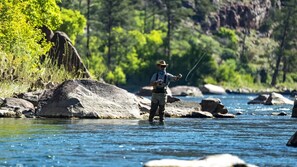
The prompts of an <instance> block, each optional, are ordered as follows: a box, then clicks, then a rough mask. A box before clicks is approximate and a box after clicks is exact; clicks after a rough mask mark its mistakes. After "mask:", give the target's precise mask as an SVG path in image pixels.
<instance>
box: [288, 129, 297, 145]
mask: <svg viewBox="0 0 297 167" xmlns="http://www.w3.org/2000/svg"><path fill="white" fill-rule="evenodd" d="M287 146H292V147H297V132H295V134H294V135H293V136H292V137H291V138H290V140H289V141H288V143H287Z"/></svg>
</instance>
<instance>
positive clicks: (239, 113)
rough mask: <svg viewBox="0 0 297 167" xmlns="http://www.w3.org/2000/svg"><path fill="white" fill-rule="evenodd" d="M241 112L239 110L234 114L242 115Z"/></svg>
mask: <svg viewBox="0 0 297 167" xmlns="http://www.w3.org/2000/svg"><path fill="white" fill-rule="evenodd" d="M242 114H243V112H241V111H239V112H237V113H236V114H235V115H242Z"/></svg>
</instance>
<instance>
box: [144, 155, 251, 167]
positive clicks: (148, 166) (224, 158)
mask: <svg viewBox="0 0 297 167" xmlns="http://www.w3.org/2000/svg"><path fill="white" fill-rule="evenodd" d="M231 166H238V167H239V166H240V167H255V165H250V164H247V163H246V162H244V161H243V160H242V159H240V158H239V157H237V156H234V155H231V154H219V155H210V156H207V157H204V158H201V159H199V160H176V159H162V160H152V161H149V162H146V163H145V164H144V167H231Z"/></svg>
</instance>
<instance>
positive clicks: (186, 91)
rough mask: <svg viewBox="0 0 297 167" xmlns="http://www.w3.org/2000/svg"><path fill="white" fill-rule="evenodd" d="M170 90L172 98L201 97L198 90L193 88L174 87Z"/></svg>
mask: <svg viewBox="0 0 297 167" xmlns="http://www.w3.org/2000/svg"><path fill="white" fill-rule="evenodd" d="M170 89H171V92H172V95H173V96H195V97H202V96H203V95H202V92H201V91H200V89H199V88H197V87H195V86H175V87H172V88H170Z"/></svg>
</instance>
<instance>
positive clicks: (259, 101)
mask: <svg viewBox="0 0 297 167" xmlns="http://www.w3.org/2000/svg"><path fill="white" fill-rule="evenodd" d="M268 97H269V95H268V94H261V95H258V97H256V98H255V99H253V100H251V101H249V102H248V104H265V103H266V101H267V99H268Z"/></svg>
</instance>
